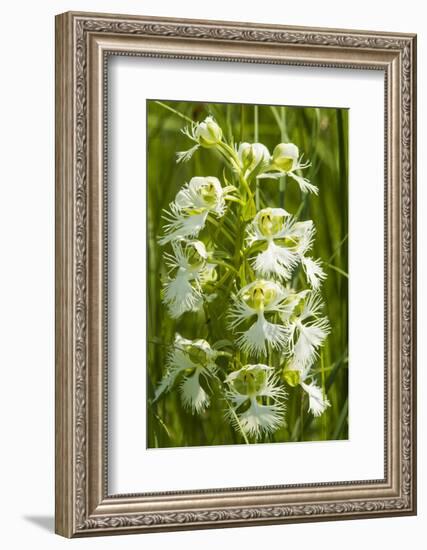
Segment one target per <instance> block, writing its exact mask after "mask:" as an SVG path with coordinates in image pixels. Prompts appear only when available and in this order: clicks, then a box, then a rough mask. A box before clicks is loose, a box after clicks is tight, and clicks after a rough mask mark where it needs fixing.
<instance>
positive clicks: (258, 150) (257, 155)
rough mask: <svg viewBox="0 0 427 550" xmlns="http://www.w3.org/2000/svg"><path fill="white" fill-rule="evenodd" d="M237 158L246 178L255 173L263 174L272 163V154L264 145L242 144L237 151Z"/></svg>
mask: <svg viewBox="0 0 427 550" xmlns="http://www.w3.org/2000/svg"><path fill="white" fill-rule="evenodd" d="M237 156H238V157H239V160H240V164H241V166H242V169H243V170H244V172H245V176H247V175H248V174H250V173H251V172H253V171H255V172H257V173H260V172H262V171H263V170H264V169H265V168H267V166H268V164H269V162H270V152H269V150H268V149H267V147H266V146H265V145H263V144H262V143H247V142H243V143H241V144H240V145H239V149H238V150H237Z"/></svg>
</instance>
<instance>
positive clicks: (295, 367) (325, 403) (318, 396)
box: [283, 360, 331, 416]
mask: <svg viewBox="0 0 427 550" xmlns="http://www.w3.org/2000/svg"><path fill="white" fill-rule="evenodd" d="M283 378H284V379H285V380H286V382H287V383H288V384H289V385H290V386H291V387H295V386H297V385H300V386H301V388H302V389H303V390H304V391H305V392H306V394H307V395H308V411H309V412H311V413H312V415H313V416H320V415H322V414H323V413H324V412H325V410H326V409H327V408H328V407H330V406H331V403H330V402H329V400H328V398H327V397H326V395H324V394H323V391H322V388H320V387H319V386H318V385H317V384H316V383H315V382H314V381H313V379H312V377H311V376H310V367H308V368H303V367H302V366H301V365H300V364H296V363H295V362H294V361H292V360H291V361H290V362H289V363H288V365H287V366H286V367H285V369H284V372H283Z"/></svg>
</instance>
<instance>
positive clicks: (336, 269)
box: [325, 262, 348, 279]
mask: <svg viewBox="0 0 427 550" xmlns="http://www.w3.org/2000/svg"><path fill="white" fill-rule="evenodd" d="M325 265H326V266H327V267H329V268H330V269H333V270H334V271H336V272H337V273H339V274H340V275H342V276H343V277H346V278H347V279H348V273H346V272H345V271H344V270H343V269H341V268H339V267H337V266H336V265H333V264H330V263H328V262H325Z"/></svg>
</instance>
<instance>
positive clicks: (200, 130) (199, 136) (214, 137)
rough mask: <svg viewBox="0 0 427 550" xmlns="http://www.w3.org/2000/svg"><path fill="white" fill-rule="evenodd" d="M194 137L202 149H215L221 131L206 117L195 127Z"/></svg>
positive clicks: (212, 120)
mask: <svg viewBox="0 0 427 550" xmlns="http://www.w3.org/2000/svg"><path fill="white" fill-rule="evenodd" d="M194 136H195V138H196V140H197V141H198V142H199V144H200V145H201V146H202V147H208V148H209V147H215V146H216V145H218V143H220V141H221V139H222V130H221V127H220V126H219V125H218V124H217V123H216V122H215V119H214V118H213V117H211V116H208V117H206V118H205V120H204V121H203V122H200V123H199V124H198V125H197V127H196V129H195V131H194Z"/></svg>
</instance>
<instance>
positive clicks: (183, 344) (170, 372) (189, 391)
mask: <svg viewBox="0 0 427 550" xmlns="http://www.w3.org/2000/svg"><path fill="white" fill-rule="evenodd" d="M218 355H219V352H217V351H216V350H214V349H212V348H211V346H210V345H209V343H208V342H207V341H206V340H203V339H199V340H187V338H183V337H182V336H181V335H180V334H178V333H176V335H175V342H174V347H173V349H172V350H171V351H170V352H169V355H168V359H167V369H166V373H165V375H164V376H163V378H162V380H161V381H160V383H159V385H158V386H157V389H156V392H155V395H154V400H153V401H156V400H157V399H158V398H159V397H160V396H161V395H162V394H163V393H165V392H168V391H169V390H170V389H171V388H172V386H173V385H174V383H175V380H176V379H177V377H178V375H180V374H181V373H183V374H184V377H183V379H182V381H181V384H180V387H179V389H180V393H181V401H182V404H183V406H184V407H185V408H186V409H190V410H191V411H192V413H193V414H194V413H201V412H203V411H204V410H205V409H206V408H207V407H208V406H209V403H210V399H209V396H208V394H207V393H206V390H205V389H204V388H203V387H202V386H201V383H200V382H201V379H202V378H204V379H205V380H209V379H210V378H212V377H214V376H215V373H216V371H217V365H216V363H215V360H216V358H217V357H218Z"/></svg>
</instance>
